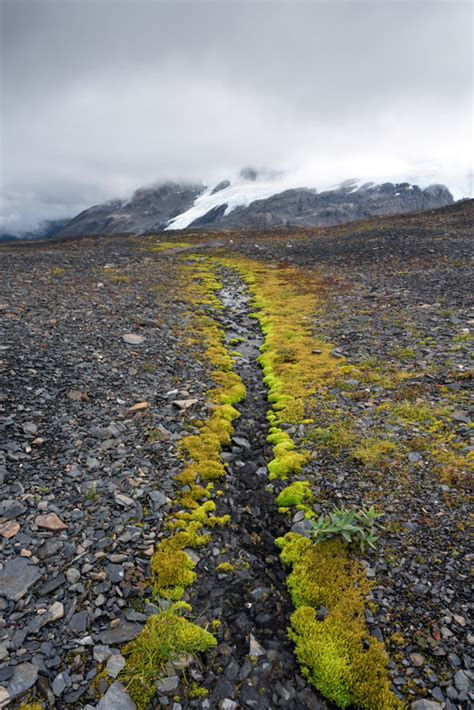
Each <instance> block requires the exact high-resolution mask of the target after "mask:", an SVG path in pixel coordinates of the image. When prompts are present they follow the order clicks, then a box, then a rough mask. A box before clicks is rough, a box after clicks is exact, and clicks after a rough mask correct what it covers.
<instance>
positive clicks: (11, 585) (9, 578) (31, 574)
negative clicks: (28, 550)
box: [0, 557, 41, 601]
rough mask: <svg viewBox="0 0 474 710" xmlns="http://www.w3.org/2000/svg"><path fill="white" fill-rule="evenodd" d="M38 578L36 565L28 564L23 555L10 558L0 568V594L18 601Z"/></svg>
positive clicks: (38, 573) (39, 575) (38, 571)
mask: <svg viewBox="0 0 474 710" xmlns="http://www.w3.org/2000/svg"><path fill="white" fill-rule="evenodd" d="M40 578H41V572H40V570H39V569H38V567H36V566H35V565H30V564H29V563H28V562H27V560H26V559H25V558H24V557H13V558H10V559H9V560H7V562H6V563H5V565H4V567H3V569H0V596H3V597H6V598H7V599H11V600H12V601H18V600H19V599H21V598H22V597H23V596H24V595H25V594H26V593H27V591H28V590H29V588H30V587H31V586H33V585H34V584H35V582H37V581H38V580H39V579H40Z"/></svg>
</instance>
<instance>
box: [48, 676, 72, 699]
mask: <svg viewBox="0 0 474 710" xmlns="http://www.w3.org/2000/svg"><path fill="white" fill-rule="evenodd" d="M70 685H71V678H70V676H69V674H68V673H67V672H66V671H63V672H62V673H58V675H57V676H56V678H55V679H54V680H53V684H52V686H51V687H52V689H53V693H54V694H55V696H56V697H57V698H59V697H60V696H61V695H62V694H63V693H64V691H65V690H66V688H68V687H69V686H70Z"/></svg>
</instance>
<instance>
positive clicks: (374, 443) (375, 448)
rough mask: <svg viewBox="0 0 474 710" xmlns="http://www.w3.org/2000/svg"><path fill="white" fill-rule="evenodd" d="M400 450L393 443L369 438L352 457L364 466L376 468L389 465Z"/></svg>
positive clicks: (363, 441) (356, 449)
mask: <svg viewBox="0 0 474 710" xmlns="http://www.w3.org/2000/svg"><path fill="white" fill-rule="evenodd" d="M398 450H399V447H398V446H397V444H395V442H393V441H388V440H387V439H381V438H379V437H375V436H368V437H366V438H365V439H362V441H361V443H360V444H359V446H357V447H356V448H355V449H354V451H353V452H352V457H353V458H354V459H355V460H356V461H359V463H362V464H363V465H364V466H370V467H371V468H374V467H376V466H382V465H384V464H387V463H389V462H390V461H391V460H392V459H393V458H394V457H395V455H396V454H397V451H398Z"/></svg>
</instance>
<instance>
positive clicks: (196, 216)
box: [57, 171, 453, 238]
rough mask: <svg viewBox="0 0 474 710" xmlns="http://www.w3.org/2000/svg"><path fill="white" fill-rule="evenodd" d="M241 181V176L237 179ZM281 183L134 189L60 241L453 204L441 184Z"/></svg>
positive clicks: (71, 226) (292, 222) (327, 219)
mask: <svg viewBox="0 0 474 710" xmlns="http://www.w3.org/2000/svg"><path fill="white" fill-rule="evenodd" d="M242 175H243V177H242ZM281 185H282V183H281V182H280V183H279V182H278V181H273V182H272V181H268V180H267V181H264V180H258V179H257V176H256V174H254V173H253V172H252V174H251V175H250V174H249V172H248V171H245V172H244V173H242V174H241V179H240V180H239V181H238V182H237V183H236V184H231V183H230V181H229V180H226V181H222V182H221V183H219V184H218V185H216V186H213V187H208V188H206V187H204V186H203V185H202V184H199V183H198V184H180V183H176V182H167V183H164V184H162V185H157V186H153V187H148V188H141V189H139V190H137V191H136V192H135V193H134V195H133V196H132V198H131V199H130V200H128V201H126V202H124V201H121V200H114V201H111V202H105V203H103V204H100V205H96V206H94V207H90V208H89V209H87V210H84V211H83V212H81V213H80V214H79V215H77V216H76V217H74V219H72V220H71V221H70V222H69V223H68V224H66V225H65V226H64V227H63V228H62V229H61V230H60V231H59V232H58V234H57V236H58V237H61V238H63V237H76V236H81V235H86V234H88V235H99V234H130V233H135V234H140V233H146V232H152V231H162V230H173V229H187V228H192V229H226V230H227V229H265V228H270V229H271V228H274V227H312V226H331V225H337V224H344V223H346V222H352V221H354V220H360V219H366V218H369V217H374V216H379V215H391V214H400V213H404V212H416V211H420V210H426V209H431V208H436V207H442V206H445V205H449V204H452V203H453V196H452V195H451V193H450V192H449V190H448V189H447V188H446V187H445V186H444V185H431V186H429V187H426V188H425V189H421V188H420V187H418V186H417V185H411V184H409V183H407V182H405V183H398V184H394V183H388V182H387V183H383V184H380V185H378V184H374V183H364V184H358V183H357V182H356V181H353V180H348V181H346V182H344V183H342V184H341V185H339V186H337V187H335V188H334V189H330V190H325V191H323V192H317V191H316V190H314V189H309V188H296V189H286V190H281V189H279V188H280V187H281Z"/></svg>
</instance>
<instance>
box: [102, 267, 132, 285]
mask: <svg viewBox="0 0 474 710" xmlns="http://www.w3.org/2000/svg"><path fill="white" fill-rule="evenodd" d="M102 275H103V276H105V277H106V278H107V279H108V280H109V281H110V282H111V283H114V284H128V283H130V281H131V279H130V276H127V275H126V274H121V273H120V272H119V271H118V269H115V268H113V267H111V266H104V268H103V269H102Z"/></svg>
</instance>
